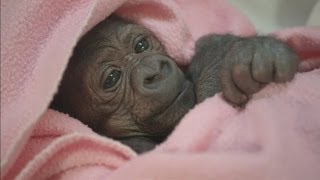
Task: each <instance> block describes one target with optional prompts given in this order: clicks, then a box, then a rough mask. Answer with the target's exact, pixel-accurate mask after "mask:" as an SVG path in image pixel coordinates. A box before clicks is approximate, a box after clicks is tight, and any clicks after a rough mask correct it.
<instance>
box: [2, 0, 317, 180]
mask: <svg viewBox="0 0 320 180" xmlns="http://www.w3.org/2000/svg"><path fill="white" fill-rule="evenodd" d="M113 12H116V13H117V14H118V15H120V16H123V17H125V18H128V19H132V20H134V21H136V22H137V23H140V24H142V25H144V26H145V27H147V28H149V29H150V30H151V31H153V32H154V34H155V35H156V36H157V37H158V38H159V39H160V40H161V41H162V42H163V44H164V45H165V47H166V50H167V51H168V53H170V55H171V56H173V57H175V58H176V59H177V63H179V64H180V65H186V64H188V63H189V61H190V57H191V56H192V53H193V46H194V41H195V39H197V38H198V37H200V36H201V35H203V34H206V33H209V32H215V33H233V34H238V35H243V36H246V35H251V34H254V33H255V30H254V27H253V25H252V24H250V22H249V21H248V19H247V18H246V17H245V16H244V15H243V14H241V13H240V12H239V11H237V10H236V9H234V8H233V7H232V6H230V5H229V4H228V3H227V2H226V1H224V0H203V1H201V2H200V1H192V0H176V1H172V0H130V1H129V0H77V1H76V0H54V1H45V0H34V1H29V0H2V1H1V179H13V178H16V179H107V178H110V179H223V180H227V179H246V180H248V179H288V180H289V179H290V180H291V179H297V180H298V179H299V180H300V179H308V180H313V179H314V180H315V179H319V177H320V109H319V108H320V69H319V66H320V29H319V27H300V28H292V29H287V30H283V31H280V32H276V33H275V35H276V36H278V37H279V38H281V39H282V40H284V41H286V42H288V43H289V44H290V45H291V46H292V47H293V48H294V49H295V50H296V51H297V52H298V53H299V56H300V57H301V58H302V60H303V61H302V62H301V66H300V68H301V73H299V74H297V75H296V77H295V79H294V80H293V81H292V82H290V83H287V84H281V85H277V84H271V85H269V86H268V87H267V88H265V89H264V90H263V91H261V92H259V93H258V94H256V95H255V96H254V97H253V99H252V101H251V102H250V103H249V104H248V106H247V108H246V109H245V110H244V111H238V110H237V109H234V108H232V107H231V106H229V105H228V104H226V103H225V102H224V101H223V100H222V98H221V97H220V95H216V96H214V97H212V98H209V99H208V100H206V101H205V102H203V103H201V104H199V105H198V106H196V107H195V108H194V109H193V110H192V111H190V113H188V114H187V115H186V116H185V117H184V118H183V120H182V121H181V123H180V124H179V125H178V126H177V127H176V129H175V130H174V132H173V134H172V135H171V136H170V137H169V138H168V140H167V141H166V142H164V143H163V144H161V145H160V146H158V147H157V148H156V149H155V150H153V151H151V152H149V153H147V154H144V155H142V156H137V155H136V154H135V153H134V152H133V151H132V150H131V149H130V148H128V147H126V146H124V145H122V144H120V143H118V142H116V141H113V140H112V139H108V138H105V137H101V136H99V135H97V134H95V133H94V132H93V131H92V130H91V129H89V128H88V127H87V126H85V125H83V124H82V123H80V122H79V121H78V120H75V119H73V118H71V117H69V116H67V115H65V114H61V113H59V112H56V111H53V110H50V109H49V110H48V104H49V103H50V101H51V99H52V97H53V95H54V93H55V91H56V90H57V86H58V84H59V81H60V79H61V77H62V74H63V71H64V69H65V67H66V63H67V61H68V58H69V56H70V54H71V52H72V48H73V47H74V45H75V43H76V42H77V40H78V39H79V37H80V36H81V35H82V34H83V33H85V32H86V31H87V30H88V29H90V28H91V27H93V26H94V25H95V24H97V23H98V22H99V21H100V20H102V19H104V18H105V17H106V16H108V15H110V14H111V13H113Z"/></svg>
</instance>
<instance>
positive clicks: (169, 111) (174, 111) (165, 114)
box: [150, 80, 195, 134]
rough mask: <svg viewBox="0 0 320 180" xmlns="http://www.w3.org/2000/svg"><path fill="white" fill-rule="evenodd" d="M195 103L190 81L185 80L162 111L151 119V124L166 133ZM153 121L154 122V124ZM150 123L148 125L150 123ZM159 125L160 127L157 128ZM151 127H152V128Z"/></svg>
mask: <svg viewBox="0 0 320 180" xmlns="http://www.w3.org/2000/svg"><path fill="white" fill-rule="evenodd" d="M194 105H195V94H194V89H193V84H192V82H191V81H188V80H185V82H184V84H183V86H182V88H181V91H180V92H179V93H178V94H177V96H176V97H175V98H174V99H173V100H172V101H171V103H170V104H169V105H168V106H167V107H166V108H164V110H163V111H161V112H159V113H158V114H156V115H155V116H154V117H153V118H152V119H153V120H152V122H151V124H153V125H152V126H157V128H156V129H157V130H158V132H159V130H160V129H161V132H160V133H161V134H162V133H168V132H171V131H172V130H173V128H174V127H175V126H176V125H177V124H178V123H179V122H180V120H181V119H182V117H183V116H184V115H185V114H186V113H187V112H188V111H189V110H190V109H191V108H193V107H194ZM154 123H155V124H154ZM151 124H150V125H151ZM159 126H161V128H159ZM152 129H153V128H152Z"/></svg>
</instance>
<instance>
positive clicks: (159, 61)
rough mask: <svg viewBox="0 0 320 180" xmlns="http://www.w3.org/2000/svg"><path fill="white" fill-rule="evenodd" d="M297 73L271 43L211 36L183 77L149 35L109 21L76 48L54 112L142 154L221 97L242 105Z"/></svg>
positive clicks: (293, 59) (284, 49)
mask: <svg viewBox="0 0 320 180" xmlns="http://www.w3.org/2000/svg"><path fill="white" fill-rule="evenodd" d="M297 66H298V58H297V56H296V55H295V53H294V52H293V51H292V50H291V49H290V48H289V47H288V46H287V45H286V44H284V43H282V42H280V41H278V40H276V39H274V38H272V37H260V36H255V37H249V38H241V37H237V36H233V35H207V36H205V37H202V38H201V39H199V40H198V42H197V44H196V52H195V55H194V57H193V60H192V63H191V65H190V66H189V69H188V70H187V71H186V72H185V73H184V72H183V71H182V70H181V69H180V68H179V67H178V66H177V65H176V64H175V62H174V60H173V59H172V58H171V57H170V56H169V55H168V54H167V53H166V52H165V50H164V48H163V46H162V45H161V43H160V42H159V41H158V40H157V39H156V38H155V37H154V36H153V35H152V34H151V33H150V32H149V31H148V30H146V29H145V28H143V27H141V26H139V25H136V24H134V23H131V22H127V21H125V20H123V19H120V18H117V17H109V18H108V19H106V20H104V21H102V22H101V23H99V24H98V25H97V26H95V27H94V28H93V29H92V30H90V31H89V32H88V33H87V34H85V35H84V36H83V37H82V38H81V39H80V41H79V42H78V44H77V45H76V47H75V49H74V52H73V55H72V57H71V59H70V62H69V64H68V67H67V69H66V71H65V73H64V77H63V79H62V82H61V85H60V87H59V91H58V93H57V95H56V96H55V98H54V100H53V102H52V105H51V107H52V108H54V109H57V110H59V111H62V112H64V113H68V114H70V115H71V116H73V117H75V118H77V119H79V120H81V121H82V122H83V123H85V124H87V125H88V126H89V127H91V128H92V129H93V130H94V131H95V132H98V133H100V134H102V135H105V136H108V137H111V138H114V139H117V140H120V141H121V142H123V143H124V144H127V145H128V146H130V147H131V148H132V149H134V150H135V151H136V152H138V153H141V152H145V151H148V150H151V149H153V148H154V147H155V145H156V144H158V143H159V142H161V141H163V140H164V138H166V137H167V135H168V134H169V133H170V132H171V131H172V130H173V128H174V127H175V126H176V125H177V124H178V123H179V121H180V119H181V118H182V117H183V116H184V115H185V114H186V113H187V112H188V111H189V110H190V109H191V108H193V107H194V105H195V104H197V103H199V102H202V101H203V100H204V99H205V98H207V97H211V96H213V95H214V94H216V93H217V92H221V91H222V93H223V96H224V98H225V99H226V100H227V101H228V102H229V103H231V104H233V105H235V106H243V105H245V104H246V103H247V102H248V100H249V98H250V96H251V95H252V94H254V93H256V92H258V91H259V90H260V89H261V88H263V86H264V85H265V84H267V83H269V82H286V81H289V80H291V79H292V78H293V76H294V74H295V72H296V71H297Z"/></svg>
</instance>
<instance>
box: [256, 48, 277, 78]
mask: <svg viewBox="0 0 320 180" xmlns="http://www.w3.org/2000/svg"><path fill="white" fill-rule="evenodd" d="M274 58H275V57H274V56H273V54H272V53H263V52H261V53H260V51H259V50H257V51H256V53H255V55H254V59H253V61H252V64H251V73H252V78H253V79H254V80H256V81H257V82H261V83H269V82H271V81H273V68H274V65H273V59H274Z"/></svg>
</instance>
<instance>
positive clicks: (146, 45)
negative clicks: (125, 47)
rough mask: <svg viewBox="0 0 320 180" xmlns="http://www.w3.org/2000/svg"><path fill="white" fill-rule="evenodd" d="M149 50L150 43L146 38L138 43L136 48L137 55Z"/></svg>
mask: <svg viewBox="0 0 320 180" xmlns="http://www.w3.org/2000/svg"><path fill="white" fill-rule="evenodd" d="M148 48H149V43H148V41H147V39H146V38H143V39H141V40H140V41H138V42H137V44H136V45H135V47H134V52H135V53H142V52H143V51H145V50H147V49H148Z"/></svg>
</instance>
